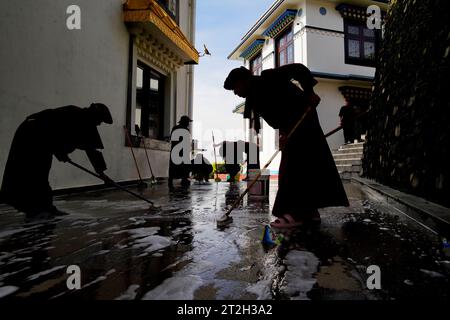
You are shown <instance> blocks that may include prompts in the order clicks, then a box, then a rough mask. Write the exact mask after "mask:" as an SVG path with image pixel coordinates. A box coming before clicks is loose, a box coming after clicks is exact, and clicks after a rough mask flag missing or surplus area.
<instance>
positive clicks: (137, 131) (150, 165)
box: [135, 125, 158, 184]
mask: <svg viewBox="0 0 450 320" xmlns="http://www.w3.org/2000/svg"><path fill="white" fill-rule="evenodd" d="M135 130H136V133H137V135H138V136H139V137H140V138H141V139H142V138H143V137H144V136H143V135H142V132H141V128H139V126H138V125H135ZM144 150H145V157H146V158H147V163H148V167H149V168H150V173H151V175H152V177H151V178H150V183H151V184H157V183H158V181H157V180H156V178H155V175H154V174H153V169H152V164H151V163H150V157H149V156H148V152H147V145H146V144H145V139H144Z"/></svg>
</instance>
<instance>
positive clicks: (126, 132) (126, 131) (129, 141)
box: [123, 126, 143, 183]
mask: <svg viewBox="0 0 450 320" xmlns="http://www.w3.org/2000/svg"><path fill="white" fill-rule="evenodd" d="M123 130H125V136H126V137H127V141H128V144H129V145H130V150H131V154H132V155H133V160H134V164H135V165H136V170H137V173H138V176H139V180H140V181H141V183H142V182H143V181H142V177H141V172H140V171H139V166H138V164H137V160H136V156H135V155H134V151H133V143H132V142H131V138H130V133H129V132H128V128H127V127H126V126H123Z"/></svg>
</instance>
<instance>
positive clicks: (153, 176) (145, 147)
mask: <svg viewBox="0 0 450 320" xmlns="http://www.w3.org/2000/svg"><path fill="white" fill-rule="evenodd" d="M142 137H144V136H142ZM143 141H144V150H145V157H146V158H147V163H148V166H149V168H150V173H151V174H152V179H154V178H155V175H154V174H153V170H152V165H151V164H150V158H149V157H148V153H147V145H146V144H145V138H144V139H143Z"/></svg>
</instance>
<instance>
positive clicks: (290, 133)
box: [225, 107, 313, 216]
mask: <svg viewBox="0 0 450 320" xmlns="http://www.w3.org/2000/svg"><path fill="white" fill-rule="evenodd" d="M312 109H313V108H312V107H308V109H306V111H305V113H304V114H303V116H302V117H301V118H300V120H298V122H297V123H296V125H295V126H294V127H293V128H292V130H291V131H290V132H289V134H288V135H287V138H286V140H289V138H290V137H291V136H292V134H293V133H294V132H295V130H297V128H298V127H299V126H300V124H302V122H303V120H305V118H306V116H307V115H308V113H309V112H310V111H311V110H312ZM285 146H286V143H285V144H284V146H283V147H282V148H281V149H278V150H277V151H276V152H275V153H274V154H273V155H272V157H271V158H270V159H269V161H267V163H266V164H265V166H264V167H263V168H262V170H260V171H259V173H258V174H257V175H256V177H255V178H254V179H253V180H252V182H251V183H250V185H249V186H248V187H247V188H246V189H245V191H244V193H242V194H241V196H240V197H239V199H237V200H236V201H235V202H234V203H233V205H232V206H231V208H230V209H228V211H227V213H225V215H226V216H229V215H230V214H231V212H232V211H233V210H234V209H236V207H237V206H238V205H239V203H240V202H241V201H242V199H244V197H245V195H246V194H247V193H248V192H249V191H250V189H251V188H252V187H253V186H254V185H255V183H256V182H257V181H258V179H259V178H260V177H261V175H262V173H263V171H264V170H266V169H267V167H269V165H270V164H271V163H272V161H273V159H275V157H276V156H277V155H278V154H279V153H280V152H281V151H282V150H283V149H284V147H285Z"/></svg>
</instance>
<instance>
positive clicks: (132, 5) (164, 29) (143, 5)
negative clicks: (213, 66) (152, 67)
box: [123, 0, 199, 67]
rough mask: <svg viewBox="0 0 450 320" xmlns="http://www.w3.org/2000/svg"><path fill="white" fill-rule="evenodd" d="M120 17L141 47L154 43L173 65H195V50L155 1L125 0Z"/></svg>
mask: <svg viewBox="0 0 450 320" xmlns="http://www.w3.org/2000/svg"><path fill="white" fill-rule="evenodd" d="M123 19H124V22H125V23H126V25H127V26H128V28H129V30H130V33H131V34H134V35H136V36H138V37H139V38H140V41H141V42H142V44H143V46H146V47H149V50H150V51H151V50H154V49H155V46H154V45H155V44H156V45H157V47H156V49H157V48H159V49H160V51H162V53H163V54H164V55H167V58H168V59H169V60H170V64H171V65H173V66H174V67H180V66H182V65H183V64H198V61H199V53H198V51H197V50H196V49H195V47H194V45H193V44H191V43H190V42H189V40H188V39H187V38H186V36H185V35H184V34H183V32H182V31H181V29H180V27H179V26H178V24H177V23H176V22H175V20H174V19H173V18H172V17H171V16H170V15H169V14H168V13H167V12H166V11H165V9H164V8H163V7H162V6H161V5H160V4H159V3H158V2H157V1H156V0H127V1H126V3H125V4H124V5H123ZM152 44H153V47H152ZM159 54H161V52H160V53H159Z"/></svg>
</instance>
